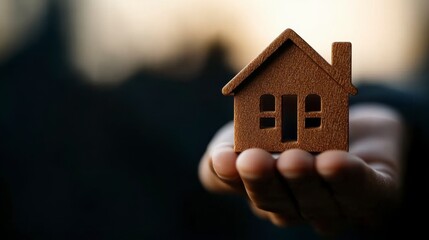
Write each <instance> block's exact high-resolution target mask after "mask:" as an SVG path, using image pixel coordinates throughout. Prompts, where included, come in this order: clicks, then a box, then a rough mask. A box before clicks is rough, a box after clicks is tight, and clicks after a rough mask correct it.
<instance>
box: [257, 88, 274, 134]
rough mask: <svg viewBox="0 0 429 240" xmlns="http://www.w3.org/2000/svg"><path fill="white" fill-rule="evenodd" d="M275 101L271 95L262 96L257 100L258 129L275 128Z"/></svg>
mask: <svg viewBox="0 0 429 240" xmlns="http://www.w3.org/2000/svg"><path fill="white" fill-rule="evenodd" d="M275 109H276V99H275V98H274V96H273V95H271V94H264V95H262V96H261V97H260V99H259V110H260V112H261V114H260V118H259V128H260V129H265V128H274V127H275V126H276V119H275V116H274V114H275Z"/></svg>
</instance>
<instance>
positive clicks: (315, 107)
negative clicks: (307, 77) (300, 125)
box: [304, 94, 322, 128]
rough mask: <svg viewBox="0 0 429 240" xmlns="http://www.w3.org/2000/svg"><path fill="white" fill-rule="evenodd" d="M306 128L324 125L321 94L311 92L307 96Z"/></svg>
mask: <svg viewBox="0 0 429 240" xmlns="http://www.w3.org/2000/svg"><path fill="white" fill-rule="evenodd" d="M304 125H305V128H318V127H320V126H321V125H322V101H321V98H320V96H319V95H317V94H310V95H308V96H307V97H306V98H305V122H304Z"/></svg>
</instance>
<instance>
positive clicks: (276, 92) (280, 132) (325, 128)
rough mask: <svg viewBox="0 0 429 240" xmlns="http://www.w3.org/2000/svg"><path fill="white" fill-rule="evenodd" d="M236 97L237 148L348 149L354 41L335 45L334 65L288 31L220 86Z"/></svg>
mask: <svg viewBox="0 0 429 240" xmlns="http://www.w3.org/2000/svg"><path fill="white" fill-rule="evenodd" d="M222 93H223V94H224V95H233V96H234V149H235V151H236V152H242V151H244V150H245V149H248V148H262V149H265V150H267V151H269V152H282V151H285V150H286V149H291V148H300V149H303V150H306V151H309V152H322V151H325V150H329V149H338V150H345V151H347V150H348V138H349V136H348V131H349V129H348V128H349V123H348V121H349V119H348V116H349V115H348V114H349V110H348V102H349V99H348V98H349V95H354V94H356V93H357V89H356V88H355V87H354V86H353V85H352V83H351V43H348V42H335V43H333V45H332V65H331V64H329V63H328V62H327V61H326V60H325V59H323V58H322V57H321V56H320V55H319V54H318V53H317V52H316V51H315V50H314V49H313V48H311V47H310V45H308V43H306V42H305V41H304V40H303V39H302V38H301V37H300V36H298V35H297V34H296V33H295V32H294V31H293V30H291V29H286V30H285V31H284V32H283V33H282V34H280V36H279V37H277V38H276V39H275V40H274V41H273V42H272V43H271V44H270V45H269V46H268V47H267V48H266V49H265V50H264V51H263V52H262V53H261V54H260V55H259V56H258V57H256V58H255V59H254V60H253V61H252V62H250V63H249V64H248V65H247V66H246V67H245V68H243V69H242V70H241V71H240V72H239V73H238V74H237V75H236V76H235V77H234V78H233V79H232V80H231V81H229V82H228V83H227V84H226V85H225V86H224V87H223V89H222Z"/></svg>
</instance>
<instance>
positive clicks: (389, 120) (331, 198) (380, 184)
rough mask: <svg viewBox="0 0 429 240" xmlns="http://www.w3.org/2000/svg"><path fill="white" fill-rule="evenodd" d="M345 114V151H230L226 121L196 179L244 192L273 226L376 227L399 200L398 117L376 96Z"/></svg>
mask: <svg viewBox="0 0 429 240" xmlns="http://www.w3.org/2000/svg"><path fill="white" fill-rule="evenodd" d="M349 119H350V121H349V128H350V132H349V134H350V142H349V151H348V152H346V151H339V150H329V151H325V152H322V153H320V154H318V155H313V154H310V153H308V152H306V151H303V150H300V149H289V150H286V151H284V152H282V153H281V154H277V155H276V154H271V153H269V152H267V151H265V150H263V149H257V148H253V149H247V150H245V151H243V152H241V153H240V154H237V153H235V152H234V150H233V124H232V123H229V124H227V125H225V126H224V127H223V128H221V129H220V130H219V132H218V133H217V134H216V135H215V136H214V138H213V139H212V141H211V143H210V144H209V146H208V148H207V151H206V153H205V154H204V155H203V157H202V159H201V161H200V165H199V177H200V181H201V183H202V184H203V186H204V187H205V188H206V189H207V190H209V191H210V192H213V193H217V194H238V195H241V196H243V197H244V198H245V199H247V200H248V202H249V205H250V207H251V208H252V210H253V212H254V213H255V215H256V216H258V217H261V218H263V219H267V220H269V221H271V222H272V223H273V224H275V225H277V226H282V227H286V226H292V225H296V224H309V225H311V226H312V227H313V228H314V229H315V230H316V231H317V232H319V233H320V234H323V235H328V234H335V233H338V232H340V231H341V230H342V229H344V228H345V227H348V226H358V227H369V228H371V227H377V226H378V225H379V224H380V223H382V221H383V219H384V217H386V216H387V215H388V214H389V213H390V212H392V211H393V210H394V209H395V207H397V206H398V205H399V204H400V201H401V189H402V184H401V183H402V168H403V160H402V158H403V157H402V156H403V152H404V149H405V148H406V141H404V138H405V137H406V130H405V125H404V122H403V120H402V119H401V116H400V115H399V114H398V113H397V112H396V111H395V110H393V109H391V108H389V107H387V106H383V105H377V104H361V105H355V106H352V107H351V108H350V114H349Z"/></svg>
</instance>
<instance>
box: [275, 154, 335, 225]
mask: <svg viewBox="0 0 429 240" xmlns="http://www.w3.org/2000/svg"><path fill="white" fill-rule="evenodd" d="M314 163H315V157H314V156H313V155H312V154H310V153H308V152H306V151H303V150H299V149H292V150H287V151H285V152H283V153H282V154H281V155H280V157H279V159H278V161H277V169H278V171H279V172H280V174H281V175H282V176H283V177H284V178H285V179H286V180H287V183H288V186H289V188H290V189H291V192H292V194H293V196H294V197H295V199H296V201H297V205H298V207H299V211H300V213H301V215H302V216H303V217H304V218H305V219H306V220H307V221H309V222H310V223H311V224H312V225H313V226H316V227H317V228H318V230H319V231H329V232H331V231H334V229H336V228H338V227H340V226H341V225H342V222H343V217H342V215H341V214H340V211H339V209H338V206H337V204H336V202H335V201H334V199H333V197H332V195H331V193H330V190H329V189H328V188H327V187H326V186H325V183H324V182H323V181H322V179H321V178H320V176H319V175H318V174H317V172H316V170H315V168H314Z"/></svg>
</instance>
